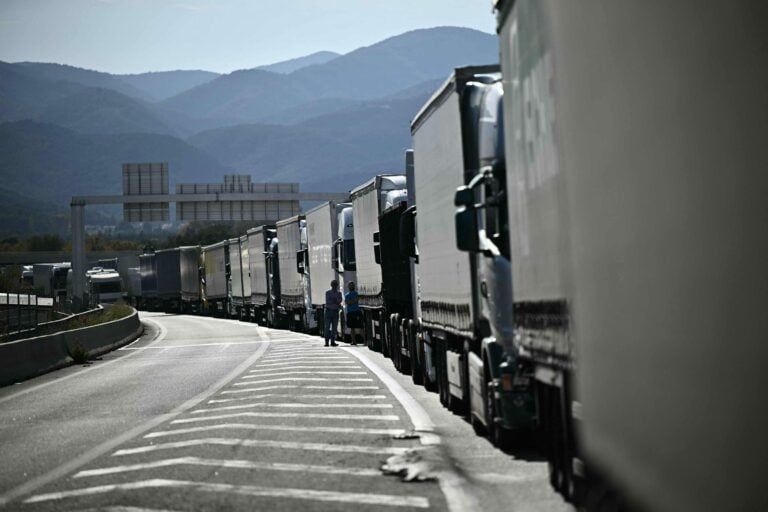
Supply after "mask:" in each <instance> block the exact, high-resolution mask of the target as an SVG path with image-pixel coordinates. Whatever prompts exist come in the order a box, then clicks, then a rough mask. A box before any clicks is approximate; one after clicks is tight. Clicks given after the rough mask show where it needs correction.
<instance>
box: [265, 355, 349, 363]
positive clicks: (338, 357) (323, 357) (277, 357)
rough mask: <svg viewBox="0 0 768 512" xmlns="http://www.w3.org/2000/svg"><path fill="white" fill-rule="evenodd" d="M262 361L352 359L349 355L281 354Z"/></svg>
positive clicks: (313, 361)
mask: <svg viewBox="0 0 768 512" xmlns="http://www.w3.org/2000/svg"><path fill="white" fill-rule="evenodd" d="M263 361H264V362H280V361H291V362H297V361H309V362H312V363H316V362H319V361H349V362H352V361H353V359H351V358H349V357H344V356H314V357H306V356H296V357H290V358H289V357H282V356H268V357H265V358H264V359H263Z"/></svg>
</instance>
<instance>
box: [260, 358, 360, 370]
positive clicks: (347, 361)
mask: <svg viewBox="0 0 768 512" xmlns="http://www.w3.org/2000/svg"><path fill="white" fill-rule="evenodd" d="M312 362H314V361H313V360H306V361H298V363H299V364H305V365H306V364H310V363H312ZM350 363H354V360H352V359H349V358H344V360H343V361H323V362H322V363H317V364H314V365H312V368H317V367H319V366H327V367H333V368H339V367H340V366H339V365H348V364H350ZM296 364H297V361H295V360H294V361H284V362H282V363H259V364H255V365H254V368H264V369H265V370H269V369H275V368H281V367H284V366H288V367H291V366H295V365H296ZM273 367H275V368H273Z"/></svg>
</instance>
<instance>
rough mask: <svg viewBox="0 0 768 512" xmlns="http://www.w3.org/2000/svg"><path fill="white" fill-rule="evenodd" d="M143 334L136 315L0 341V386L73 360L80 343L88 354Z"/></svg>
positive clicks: (50, 369)
mask: <svg viewBox="0 0 768 512" xmlns="http://www.w3.org/2000/svg"><path fill="white" fill-rule="evenodd" d="M141 333H142V326H141V322H139V314H138V313H137V312H136V310H134V311H133V313H132V314H131V315H128V316H126V317H124V318H120V319H118V320H113V321H111V322H107V323H103V324H99V325H93V326H90V327H82V328H80V329H74V330H71V331H62V332H57V333H54V334H47V335H45V336H37V337H35V338H27V339H23V340H18V341H11V342H8V343H3V344H0V386H6V385H8V384H13V383H14V382H19V381H22V380H26V379H31V378H32V377H36V376H38V375H42V374H43V373H46V372H50V371H52V370H56V369H59V368H63V367H65V366H69V365H70V364H72V363H73V360H72V357H71V356H70V353H71V351H72V350H73V349H74V347H75V346H76V345H77V344H78V343H79V344H80V345H82V346H83V347H84V348H86V349H87V350H88V352H89V353H90V355H91V356H98V355H100V354H104V353H106V352H109V351H110V350H114V349H116V348H118V347H120V346H122V345H125V344H127V343H129V342H130V341H132V340H134V339H136V338H137V337H139V336H140V335H141Z"/></svg>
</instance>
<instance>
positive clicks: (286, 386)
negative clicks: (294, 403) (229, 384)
mask: <svg viewBox="0 0 768 512" xmlns="http://www.w3.org/2000/svg"><path fill="white" fill-rule="evenodd" d="M251 384H253V383H251ZM298 387H299V386H297V385H295V384H279V385H276V386H262V387H260V388H248V389H231V390H227V391H222V392H221V393H219V394H220V395H231V394H234V393H250V392H252V391H271V390H273V389H296V388H298Z"/></svg>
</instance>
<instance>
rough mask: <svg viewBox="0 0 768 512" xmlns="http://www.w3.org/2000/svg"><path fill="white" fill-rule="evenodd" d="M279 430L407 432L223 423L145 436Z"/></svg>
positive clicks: (400, 432) (369, 432) (341, 432)
mask: <svg viewBox="0 0 768 512" xmlns="http://www.w3.org/2000/svg"><path fill="white" fill-rule="evenodd" d="M219 429H224V430H277V431H287V432H312V433H315V432H326V433H331V434H371V435H382V436H395V435H398V434H402V433H404V432H405V430H403V429H394V428H354V427H325V426H311V427H297V426H294V425H259V424H255V423H221V424H218V425H205V426H203V427H190V428H179V429H175V430H164V431H159V432H151V433H149V434H147V435H145V436H144V438H145V439H152V438H155V437H166V436H175V435H180V434H194V433H197V432H210V431H212V430H219Z"/></svg>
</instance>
